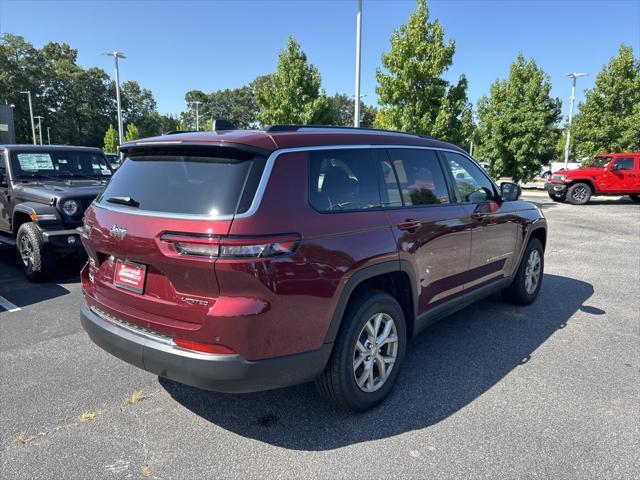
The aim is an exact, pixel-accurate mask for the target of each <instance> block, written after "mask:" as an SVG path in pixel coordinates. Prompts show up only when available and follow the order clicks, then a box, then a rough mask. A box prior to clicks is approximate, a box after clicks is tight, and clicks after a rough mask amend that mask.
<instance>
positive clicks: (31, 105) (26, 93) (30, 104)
mask: <svg viewBox="0 0 640 480" xmlns="http://www.w3.org/2000/svg"><path fill="white" fill-rule="evenodd" d="M20 93H23V94H25V95H26V96H27V97H29V115H30V116H31V133H32V135H33V144H34V145H37V144H38V142H36V124H35V123H34V121H33V104H32V103H31V92H30V91H26V92H20Z"/></svg>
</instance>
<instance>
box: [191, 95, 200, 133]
mask: <svg viewBox="0 0 640 480" xmlns="http://www.w3.org/2000/svg"><path fill="white" fill-rule="evenodd" d="M201 103H202V102H201V101H200V100H194V101H193V102H189V104H190V105H195V106H196V132H199V131H200V114H199V113H198V105H200V104H201Z"/></svg>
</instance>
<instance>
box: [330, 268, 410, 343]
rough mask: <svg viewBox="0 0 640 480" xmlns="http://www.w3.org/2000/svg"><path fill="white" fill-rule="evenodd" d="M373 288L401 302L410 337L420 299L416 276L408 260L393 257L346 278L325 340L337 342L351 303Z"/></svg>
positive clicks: (408, 336)
mask: <svg viewBox="0 0 640 480" xmlns="http://www.w3.org/2000/svg"><path fill="white" fill-rule="evenodd" d="M371 290H377V291H383V292H386V293H389V294H390V295H391V296H393V297H394V298H395V299H396V300H397V301H398V303H399V304H400V306H401V307H402V310H403V313H404V316H405V319H406V323H407V338H411V337H412V335H413V332H414V322H415V318H416V305H417V298H418V297H417V291H418V290H417V283H416V281H415V275H414V273H413V269H412V268H411V265H410V264H409V262H407V261H403V260H400V261H398V260H392V261H388V262H383V263H379V264H376V265H372V266H369V267H365V268H363V269H362V270H360V271H358V272H356V273H355V274H353V276H351V277H350V278H349V280H347V283H346V285H345V286H344V288H343V289H342V292H341V293H340V298H339V299H338V302H337V305H336V308H335V310H334V312H333V316H332V317H331V323H330V325H329V328H328V330H327V334H326V336H325V343H328V342H333V341H335V339H336V336H337V334H338V331H339V329H340V324H341V322H342V318H343V316H344V313H345V311H346V310H347V307H348V306H349V304H350V303H352V302H353V301H355V300H356V299H357V298H359V297H360V296H361V295H364V294H366V292H368V291H371Z"/></svg>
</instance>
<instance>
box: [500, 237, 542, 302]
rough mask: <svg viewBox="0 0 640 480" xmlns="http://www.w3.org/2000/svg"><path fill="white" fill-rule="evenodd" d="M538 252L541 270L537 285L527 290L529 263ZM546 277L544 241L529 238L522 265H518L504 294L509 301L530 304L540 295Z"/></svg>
mask: <svg viewBox="0 0 640 480" xmlns="http://www.w3.org/2000/svg"><path fill="white" fill-rule="evenodd" d="M534 250H535V251H537V252H538V256H539V258H540V271H539V274H538V279H537V283H536V285H535V289H533V290H532V291H528V290H527V282H526V279H527V263H528V261H529V258H530V256H531V255H532V252H533V251H534ZM543 277H544V248H543V247H542V243H541V242H540V240H538V239H537V238H532V239H531V240H529V243H528V244H527V248H526V249H525V251H524V255H522V260H521V261H520V266H519V267H518V271H517V272H516V275H515V277H514V279H513V282H512V283H511V285H509V286H508V287H507V288H505V289H504V290H503V291H502V296H503V297H504V299H505V300H506V301H508V302H509V303H513V304H515V305H529V304H530V303H532V302H533V301H534V300H535V299H536V297H537V296H538V292H539V291H540V286H541V285H542V278H543Z"/></svg>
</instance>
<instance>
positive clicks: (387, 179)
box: [382, 148, 449, 206]
mask: <svg viewBox="0 0 640 480" xmlns="http://www.w3.org/2000/svg"><path fill="white" fill-rule="evenodd" d="M388 153H389V159H390V162H391V164H390V167H392V169H393V172H390V171H388V170H390V169H389V168H387V167H385V165H384V163H383V167H382V170H383V176H384V177H383V178H384V183H385V186H386V188H385V191H386V193H387V195H388V196H389V199H388V200H389V201H388V202H387V203H388V205H389V206H397V205H398V204H401V205H404V206H418V205H440V204H443V203H448V202H449V192H448V189H447V182H446V181H445V177H444V173H443V172H442V168H441V167H440V162H439V161H438V156H437V155H436V152H435V151H433V150H423V149H404V148H402V149H401V148H392V149H389V150H388ZM396 182H397V183H396ZM398 191H399V192H400V195H399V194H398Z"/></svg>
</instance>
